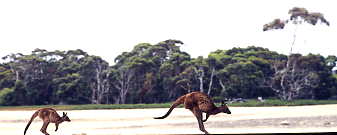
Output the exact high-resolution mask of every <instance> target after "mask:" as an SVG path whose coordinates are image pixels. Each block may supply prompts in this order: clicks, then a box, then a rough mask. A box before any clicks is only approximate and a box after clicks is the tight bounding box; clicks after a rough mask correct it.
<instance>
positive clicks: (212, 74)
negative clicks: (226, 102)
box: [207, 68, 215, 95]
mask: <svg viewBox="0 0 337 135" xmlns="http://www.w3.org/2000/svg"><path fill="white" fill-rule="evenodd" d="M214 72H215V68H213V69H212V73H211V80H210V82H209V85H208V92H207V95H210V94H211V90H212V84H213V76H214Z"/></svg>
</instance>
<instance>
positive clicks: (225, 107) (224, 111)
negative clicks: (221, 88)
mask: <svg viewBox="0 0 337 135" xmlns="http://www.w3.org/2000/svg"><path fill="white" fill-rule="evenodd" d="M218 108H219V110H220V111H221V112H223V113H227V114H231V111H230V110H229V108H228V106H227V105H226V103H225V102H224V101H221V106H220V107H218Z"/></svg>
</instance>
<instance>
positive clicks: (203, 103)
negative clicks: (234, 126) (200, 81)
mask: <svg viewBox="0 0 337 135" xmlns="http://www.w3.org/2000/svg"><path fill="white" fill-rule="evenodd" d="M180 104H184V106H185V108H186V109H189V110H191V111H192V113H193V114H194V116H195V117H196V118H197V120H198V124H199V129H200V130H201V131H202V132H204V133H206V134H208V132H207V131H206V130H205V127H204V124H203V122H206V121H207V119H208V117H209V116H210V115H216V114H218V113H221V112H223V113H227V114H231V112H230V110H229V109H228V107H227V106H226V105H225V104H223V103H222V105H221V106H220V107H216V106H215V105H214V103H213V101H212V99H211V98H210V97H209V96H207V95H206V94H204V93H201V92H191V93H188V94H186V95H183V96H181V97H179V98H178V99H177V100H176V101H175V102H173V104H172V106H171V107H170V109H169V110H168V112H167V113H166V114H165V115H164V116H162V117H155V119H164V118H166V117H167V116H169V115H170V113H171V112H172V110H173V109H174V108H175V107H177V106H178V105H180ZM203 112H204V113H206V119H205V120H203V118H202V113H203Z"/></svg>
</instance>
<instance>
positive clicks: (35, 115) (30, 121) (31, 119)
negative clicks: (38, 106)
mask: <svg viewBox="0 0 337 135" xmlns="http://www.w3.org/2000/svg"><path fill="white" fill-rule="evenodd" d="M38 115H39V110H37V111H36V112H35V113H34V114H33V115H32V117H31V118H30V120H29V122H28V124H27V126H26V128H25V132H24V135H26V132H27V129H28V127H29V126H30V124H31V123H32V121H33V120H34V119H35V118H36V117H37V116H38Z"/></svg>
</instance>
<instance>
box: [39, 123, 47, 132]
mask: <svg viewBox="0 0 337 135" xmlns="http://www.w3.org/2000/svg"><path fill="white" fill-rule="evenodd" d="M48 125H49V122H43V125H42V128H41V130H40V131H41V132H42V133H43V134H45V135H49V134H48V133H47V127H48Z"/></svg>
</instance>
